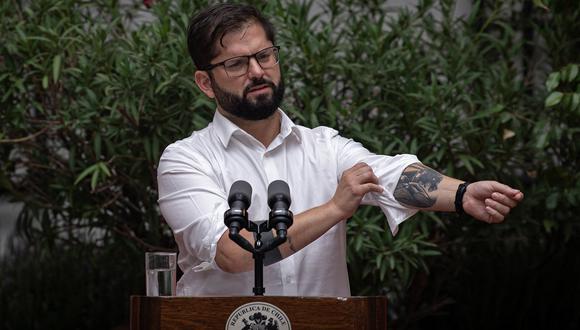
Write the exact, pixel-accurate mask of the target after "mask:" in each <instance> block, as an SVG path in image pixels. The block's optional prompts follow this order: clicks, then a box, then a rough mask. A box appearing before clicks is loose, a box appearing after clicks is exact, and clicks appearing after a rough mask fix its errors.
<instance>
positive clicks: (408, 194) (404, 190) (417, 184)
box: [394, 164, 443, 208]
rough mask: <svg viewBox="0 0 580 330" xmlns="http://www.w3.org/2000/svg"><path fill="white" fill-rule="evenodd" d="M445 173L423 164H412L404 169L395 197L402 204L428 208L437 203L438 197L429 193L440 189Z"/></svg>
mask: <svg viewBox="0 0 580 330" xmlns="http://www.w3.org/2000/svg"><path fill="white" fill-rule="evenodd" d="M441 180H443V175H441V174H440V173H438V172H437V171H435V170H432V169H430V168H428V167H427V166H425V165H423V164H413V165H410V166H409V167H407V168H406V169H405V171H403V174H401V178H400V179H399V183H397V187H396V188H395V193H394V195H395V199H396V200H397V201H399V202H400V203H402V204H405V205H408V206H412V207H418V208H427V207H431V206H433V205H435V202H436V201H437V198H436V197H433V196H430V195H429V193H430V192H433V191H435V190H437V189H438V186H439V183H440V182H441Z"/></svg>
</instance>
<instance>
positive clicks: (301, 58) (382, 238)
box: [0, 0, 580, 329]
mask: <svg viewBox="0 0 580 330" xmlns="http://www.w3.org/2000/svg"><path fill="white" fill-rule="evenodd" d="M208 3H214V1H197V0H195V1H193V0H173V1H170V0H139V1H137V0H135V1H131V0H124V1H118V0H94V1H81V0H76V1H75V0H60V1H57V0H2V1H0V17H2V19H1V20H0V38H1V40H2V41H1V42H0V90H1V91H0V328H2V329H125V328H128V326H129V321H128V315H129V297H130V295H141V294H144V290H145V284H144V282H145V280H144V279H145V277H144V253H145V252H146V251H172V250H175V248H176V247H175V244H174V241H173V238H172V235H171V231H170V230H169V228H168V226H167V224H166V223H165V222H164V220H163V218H162V217H161V216H160V213H159V209H158V207H157V203H156V200H157V191H156V166H157V161H158V159H159V156H160V153H161V152H162V151H163V149H164V148H165V146H167V145H168V144H169V143H171V142H173V141H175V140H178V139H181V138H184V137H186V136H188V135H190V134H191V132H192V131H194V130H197V129H201V128H203V127H204V126H206V125H207V123H208V122H209V121H210V120H211V118H212V116H213V112H214V109H215V107H214V104H213V103H212V102H211V101H210V100H209V99H207V98H205V97H204V96H203V95H202V94H201V93H200V92H199V90H198V89H197V88H196V86H195V83H194V81H193V71H194V68H193V65H192V64H191V61H190V59H189V57H188V55H187V51H186V43H185V30H186V28H187V25H188V20H189V17H190V15H191V14H192V13H193V12H196V11H197V10H199V9H200V8H203V7H205V6H207V5H208ZM249 3H252V4H254V5H256V6H257V7H258V8H260V9H262V10H263V11H264V12H265V13H266V14H267V15H268V16H270V17H271V19H272V21H273V22H274V25H275V26H276V28H277V31H278V43H279V45H280V46H281V47H282V48H281V49H282V50H281V65H282V69H283V73H284V75H285V81H286V85H287V90H286V98H285V102H284V105H283V108H284V109H285V110H286V111H287V113H288V114H289V115H290V116H291V117H292V119H293V120H295V122H296V123H299V124H302V125H306V126H310V127H313V126H319V125H326V126H331V127H334V128H336V129H338V130H340V132H341V133H342V135H343V136H348V137H352V138H353V139H355V140H358V141H360V142H362V143H363V144H364V145H365V146H366V147H367V148H369V149H370V150H372V151H374V152H377V153H383V154H397V153H412V154H416V155H418V156H419V158H420V159H421V160H422V161H423V162H424V163H425V164H427V165H429V166H430V167H433V168H435V169H438V170H440V171H441V172H443V173H445V174H447V175H450V176H454V177H457V178H462V179H464V180H468V181H475V180H483V179H494V180H500V181H502V182H505V183H507V184H510V185H512V186H514V187H517V188H519V189H521V190H522V191H523V192H524V193H525V195H526V198H525V200H524V202H523V203H522V204H521V205H520V206H519V207H518V208H517V209H515V210H514V211H513V212H512V214H511V215H510V217H509V218H508V220H507V221H506V222H505V223H503V224H500V225H494V226H488V225H486V224H483V223H480V222H476V221H473V220H471V219H467V218H464V219H462V218H459V217H457V216H456V215H454V214H438V213H421V214H418V215H416V216H415V217H413V218H412V219H411V220H408V221H406V222H405V223H404V224H403V225H402V226H401V229H400V232H399V234H398V235H397V236H396V237H392V235H391V234H390V232H389V230H388V228H387V225H386V222H385V219H384V216H383V215H382V213H381V212H380V210H378V209H374V208H366V207H365V208H361V209H360V210H359V212H358V213H356V214H355V216H354V217H353V218H352V219H350V220H349V232H348V235H349V237H348V244H349V245H348V258H349V260H348V265H349V272H350V278H351V288H352V294H353V295H386V296H388V297H389V301H390V305H389V319H390V325H389V326H390V328H391V329H507V328H510V329H580V281H579V279H580V257H578V253H579V252H580V219H579V215H578V213H579V211H580V209H579V207H578V206H579V204H580V175H579V170H580V168H579V163H578V159H579V156H578V148H579V147H580V73H579V71H580V3H579V2H578V1H577V0H533V1H532V0H519V1H517V0H506V1H483V0H482V1H474V0H458V1H452V0H438V1H437V0H432V1H427V0H426V1H353V0H334V1H331V0H327V1H281V0H279V1H250V2H249Z"/></svg>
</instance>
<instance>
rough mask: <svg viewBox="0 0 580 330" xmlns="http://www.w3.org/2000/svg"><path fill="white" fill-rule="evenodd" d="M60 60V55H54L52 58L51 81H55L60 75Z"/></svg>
mask: <svg viewBox="0 0 580 330" xmlns="http://www.w3.org/2000/svg"><path fill="white" fill-rule="evenodd" d="M61 61H62V58H61V57H60V55H56V56H55V57H54V58H53V59H52V81H54V82H55V83H56V82H57V81H58V77H59V75H60V64H61Z"/></svg>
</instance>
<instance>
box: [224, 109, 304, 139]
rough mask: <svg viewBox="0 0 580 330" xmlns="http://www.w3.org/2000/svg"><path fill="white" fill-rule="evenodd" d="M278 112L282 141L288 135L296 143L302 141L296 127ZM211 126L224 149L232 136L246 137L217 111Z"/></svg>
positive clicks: (243, 132) (288, 118)
mask: <svg viewBox="0 0 580 330" xmlns="http://www.w3.org/2000/svg"><path fill="white" fill-rule="evenodd" d="M278 112H280V118H281V124H280V134H279V136H280V137H281V138H282V139H286V138H287V137H288V136H289V135H293V136H295V137H296V138H297V140H298V142H300V141H301V140H302V136H301V133H300V130H299V129H298V126H296V124H294V122H293V121H292V120H291V119H290V117H288V115H286V113H284V111H282V110H281V109H280V108H278ZM213 126H214V131H215V133H216V135H217V137H218V138H219V140H220V141H221V143H222V144H223V146H224V148H227V147H228V145H229V143H230V140H231V138H232V136H233V135H234V134H245V135H248V133H246V132H245V131H244V130H242V129H241V128H239V127H238V126H237V125H236V124H234V123H232V122H231V121H230V120H229V119H227V118H226V117H225V116H224V115H222V114H221V113H220V112H219V111H218V110H217V109H216V111H215V114H214V116H213Z"/></svg>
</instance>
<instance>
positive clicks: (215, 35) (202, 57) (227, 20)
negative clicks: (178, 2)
mask: <svg viewBox="0 0 580 330" xmlns="http://www.w3.org/2000/svg"><path fill="white" fill-rule="evenodd" d="M252 21H255V22H257V23H259V24H261V25H262V28H264V31H266V36H267V37H268V39H269V40H270V41H272V43H273V44H275V31H274V26H273V25H272V23H270V22H269V21H268V20H267V19H266V18H265V17H264V16H262V14H261V13H260V12H259V11H258V10H257V9H256V8H254V7H252V6H249V5H243V4H233V3H222V4H217V5H214V6H211V7H209V8H206V9H204V10H202V11H201V12H199V13H198V14H197V15H195V16H194V17H193V18H192V19H191V20H190V21H189V27H188V28H187V50H188V51H189V56H190V57H191V59H192V60H193V64H194V65H195V66H196V67H197V68H198V69H200V70H203V68H205V67H207V66H208V65H209V64H210V62H211V60H212V59H213V58H214V57H216V56H217V42H218V40H219V43H220V45H221V46H223V43H222V40H223V37H224V36H225V35H226V34H227V33H229V32H232V31H236V30H239V29H241V28H242V27H243V26H244V25H245V24H247V23H249V22H252Z"/></svg>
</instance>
